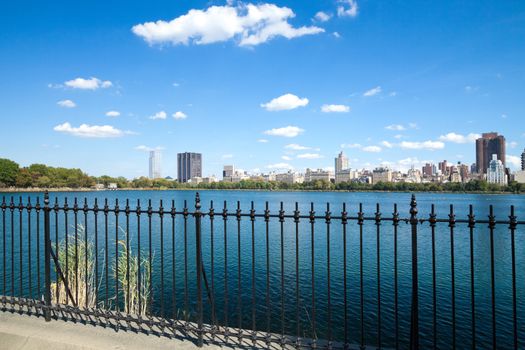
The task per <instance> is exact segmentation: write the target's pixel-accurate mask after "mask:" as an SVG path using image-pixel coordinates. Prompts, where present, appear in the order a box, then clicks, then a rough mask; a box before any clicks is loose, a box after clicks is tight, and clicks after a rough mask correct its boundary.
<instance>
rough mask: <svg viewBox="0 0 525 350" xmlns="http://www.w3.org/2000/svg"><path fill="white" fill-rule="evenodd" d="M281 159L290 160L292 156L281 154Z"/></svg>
mask: <svg viewBox="0 0 525 350" xmlns="http://www.w3.org/2000/svg"><path fill="white" fill-rule="evenodd" d="M281 159H282V160H292V157H288V156H282V157H281Z"/></svg>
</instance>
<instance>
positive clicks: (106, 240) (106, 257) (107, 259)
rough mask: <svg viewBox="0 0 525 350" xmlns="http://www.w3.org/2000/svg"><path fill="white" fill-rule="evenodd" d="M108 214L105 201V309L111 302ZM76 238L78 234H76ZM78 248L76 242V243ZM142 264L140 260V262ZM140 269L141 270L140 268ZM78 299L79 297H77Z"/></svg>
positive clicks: (105, 201) (106, 200)
mask: <svg viewBox="0 0 525 350" xmlns="http://www.w3.org/2000/svg"><path fill="white" fill-rule="evenodd" d="M108 213H109V206H108V199H107V198H105V199H104V280H105V288H104V292H105V298H104V309H106V311H107V309H108V305H109V304H108V302H109V276H108V272H109V271H108V268H109V266H108V265H109V252H108V248H109V247H108ZM75 236H76V233H75ZM75 246H76V241H75ZM75 260H76V259H75ZM139 264H140V260H139ZM139 269H140V268H139ZM77 299H78V297H77Z"/></svg>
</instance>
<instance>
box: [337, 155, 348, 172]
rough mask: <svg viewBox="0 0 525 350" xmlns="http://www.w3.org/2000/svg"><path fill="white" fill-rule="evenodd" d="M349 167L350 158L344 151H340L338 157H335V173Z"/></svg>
mask: <svg viewBox="0 0 525 350" xmlns="http://www.w3.org/2000/svg"><path fill="white" fill-rule="evenodd" d="M346 169H348V158H347V157H346V156H345V155H344V153H343V151H341V152H340V153H339V155H338V156H337V158H335V174H336V175H337V173H338V172H340V171H341V170H346Z"/></svg>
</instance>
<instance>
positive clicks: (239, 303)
mask: <svg viewBox="0 0 525 350" xmlns="http://www.w3.org/2000/svg"><path fill="white" fill-rule="evenodd" d="M235 215H236V217H237V313H238V316H237V318H238V326H239V329H238V340H239V344H240V343H241V341H242V295H241V264H242V261H241V202H240V201H237V211H236V212H235Z"/></svg>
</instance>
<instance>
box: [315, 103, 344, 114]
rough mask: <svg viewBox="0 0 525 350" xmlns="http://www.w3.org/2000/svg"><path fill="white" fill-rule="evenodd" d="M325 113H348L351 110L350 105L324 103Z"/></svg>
mask: <svg viewBox="0 0 525 350" xmlns="http://www.w3.org/2000/svg"><path fill="white" fill-rule="evenodd" d="M321 112H323V113H347V112H350V107H348V106H345V105H323V106H322V107H321Z"/></svg>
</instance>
